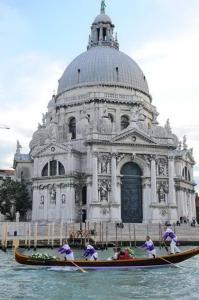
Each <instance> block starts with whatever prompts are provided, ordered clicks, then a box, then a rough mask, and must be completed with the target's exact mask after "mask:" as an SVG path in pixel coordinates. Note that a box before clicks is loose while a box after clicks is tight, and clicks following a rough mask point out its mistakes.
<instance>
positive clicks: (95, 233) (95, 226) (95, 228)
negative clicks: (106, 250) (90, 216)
mask: <svg viewBox="0 0 199 300" xmlns="http://www.w3.org/2000/svg"><path fill="white" fill-rule="evenodd" d="M96 236H97V224H96V222H95V223H94V240H95V245H96Z"/></svg>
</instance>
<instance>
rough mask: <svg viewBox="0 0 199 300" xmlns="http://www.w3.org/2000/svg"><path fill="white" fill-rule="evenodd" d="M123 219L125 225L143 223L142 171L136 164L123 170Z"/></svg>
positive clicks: (132, 163)
mask: <svg viewBox="0 0 199 300" xmlns="http://www.w3.org/2000/svg"><path fill="white" fill-rule="evenodd" d="M121 175H122V186H121V219H122V222H124V223H142V219H143V213H142V177H141V176H142V171H141V169H140V167H139V166H138V165H137V164H136V163H134V162H129V163H126V164H125V165H124V166H123V167H122V169H121Z"/></svg>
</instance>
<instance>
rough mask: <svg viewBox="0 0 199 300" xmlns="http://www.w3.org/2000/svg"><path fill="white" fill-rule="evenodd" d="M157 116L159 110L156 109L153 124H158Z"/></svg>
mask: <svg viewBox="0 0 199 300" xmlns="http://www.w3.org/2000/svg"><path fill="white" fill-rule="evenodd" d="M157 118H158V112H157V111H155V112H153V119H152V124H153V125H158V121H157Z"/></svg>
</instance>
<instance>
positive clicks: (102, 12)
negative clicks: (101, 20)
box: [101, 0, 106, 14]
mask: <svg viewBox="0 0 199 300" xmlns="http://www.w3.org/2000/svg"><path fill="white" fill-rule="evenodd" d="M105 8H106V3H105V0H102V1H101V14H105Z"/></svg>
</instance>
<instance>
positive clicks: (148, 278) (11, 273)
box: [0, 247, 199, 300]
mask: <svg viewBox="0 0 199 300" xmlns="http://www.w3.org/2000/svg"><path fill="white" fill-rule="evenodd" d="M188 248H190V247H184V248H183V249H188ZM40 251H43V252H48V253H50V254H55V253H56V249H55V250H50V251H49V250H40ZM29 253H30V252H29ZM160 253H161V252H160V251H159V250H158V254H160ZM162 253H163V252H162ZM143 254H144V253H143V251H141V250H136V256H143ZM75 255H76V257H77V256H80V252H78V253H75ZM111 255H112V250H111V249H109V250H107V251H103V252H99V256H100V257H101V258H105V257H106V258H107V257H109V256H111ZM180 266H181V267H182V268H170V267H169V268H160V269H147V270H146V269H140V270H138V269H137V270H129V271H127V270H125V271H124V270H119V271H88V272H87V273H81V272H80V271H78V270H76V269H73V268H46V267H29V266H22V265H19V264H17V263H16V262H15V260H14V258H13V256H12V253H11V251H8V252H7V253H4V252H1V251H0V300H8V299H9V300H11V299H37V300H41V299H42V300H43V299H49V300H51V299H54V300H59V299H60V300H62V299H71V300H86V299H94V300H127V299H150V300H151V299H197V300H198V299H199V256H196V257H194V258H192V259H190V260H188V261H185V262H183V263H181V264H180Z"/></svg>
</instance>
